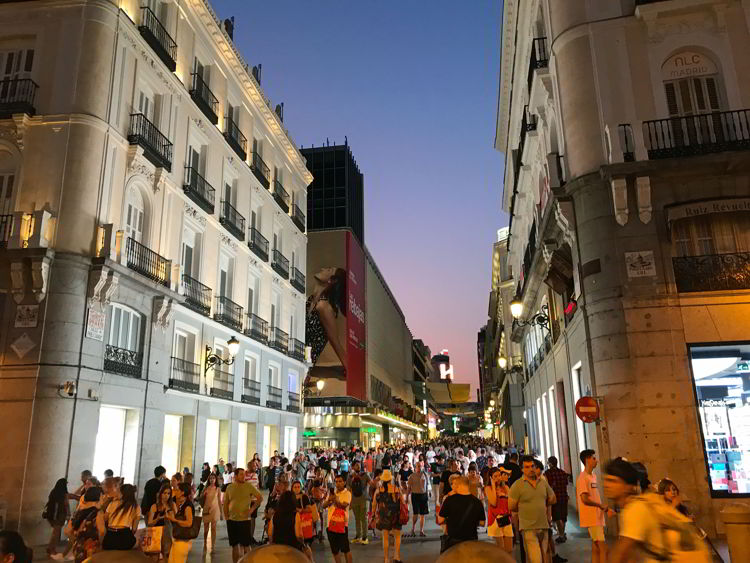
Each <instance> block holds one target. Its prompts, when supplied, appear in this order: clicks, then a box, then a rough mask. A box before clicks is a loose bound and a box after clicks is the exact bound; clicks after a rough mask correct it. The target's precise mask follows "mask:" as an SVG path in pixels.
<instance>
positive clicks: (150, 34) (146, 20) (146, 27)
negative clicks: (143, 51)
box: [138, 6, 177, 72]
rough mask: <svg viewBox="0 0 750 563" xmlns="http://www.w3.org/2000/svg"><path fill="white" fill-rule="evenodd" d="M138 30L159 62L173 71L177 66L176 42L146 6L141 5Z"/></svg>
mask: <svg viewBox="0 0 750 563" xmlns="http://www.w3.org/2000/svg"><path fill="white" fill-rule="evenodd" d="M138 31H140V32H141V35H142V36H143V38H144V39H145V40H146V43H148V44H149V46H150V47H151V48H152V49H153V50H154V52H155V53H156V56H157V57H159V58H160V59H161V62H163V63H164V64H165V65H167V68H168V69H169V70H170V72H174V71H175V69H176V68H177V62H176V59H177V43H175V40H174V39H172V36H171V35H169V33H168V32H167V29H166V28H165V27H164V26H163V25H162V23H161V22H160V21H159V18H157V17H156V14H155V13H154V12H152V11H151V8H149V7H148V6H142V7H141V25H139V26H138Z"/></svg>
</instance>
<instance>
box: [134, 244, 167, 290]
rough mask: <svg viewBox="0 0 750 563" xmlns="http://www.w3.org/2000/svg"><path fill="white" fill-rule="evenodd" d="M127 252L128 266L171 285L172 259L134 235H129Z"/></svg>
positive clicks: (152, 278) (161, 282)
mask: <svg viewBox="0 0 750 563" xmlns="http://www.w3.org/2000/svg"><path fill="white" fill-rule="evenodd" d="M125 252H126V255H127V256H126V264H127V266H128V268H130V269H131V270H133V271H135V272H138V273H139V274H141V275H142V276H146V277H147V278H148V279H150V280H153V281H155V282H156V283H159V284H161V285H164V286H166V287H169V286H170V285H171V281H172V280H171V276H172V261H171V260H167V259H166V258H164V257H163V256H160V255H159V254H157V253H156V252H154V251H153V250H151V249H150V248H148V247H146V246H144V245H142V244H141V243H140V242H138V241H137V240H135V239H134V238H132V237H128V242H127V244H126V245H125Z"/></svg>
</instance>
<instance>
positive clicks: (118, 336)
mask: <svg viewBox="0 0 750 563" xmlns="http://www.w3.org/2000/svg"><path fill="white" fill-rule="evenodd" d="M109 318H110V325H109V342H108V344H110V345H112V346H116V347H117V348H123V349H125V350H132V351H134V352H137V351H138V350H139V346H140V339H141V315H139V314H138V313H136V312H135V311H134V310H133V309H131V308H130V307H126V306H125V305H120V304H119V303H118V304H114V303H113V304H112V305H110V316H109Z"/></svg>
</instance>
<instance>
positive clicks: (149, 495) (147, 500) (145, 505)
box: [141, 465, 167, 515]
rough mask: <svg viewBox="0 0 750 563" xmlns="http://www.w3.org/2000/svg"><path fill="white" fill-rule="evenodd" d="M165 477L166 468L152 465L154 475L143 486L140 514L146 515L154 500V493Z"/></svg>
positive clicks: (158, 489)
mask: <svg viewBox="0 0 750 563" xmlns="http://www.w3.org/2000/svg"><path fill="white" fill-rule="evenodd" d="M166 478H167V470H166V469H164V467H163V466H161V465H157V466H156V467H154V476H153V477H152V478H151V479H149V480H148V481H146V484H145V485H144V486H143V499H141V514H145V515H147V514H148V513H149V511H150V510H151V507H152V506H153V505H154V503H155V502H156V495H157V493H158V492H159V491H160V490H161V486H162V483H163V482H164V481H165V480H166Z"/></svg>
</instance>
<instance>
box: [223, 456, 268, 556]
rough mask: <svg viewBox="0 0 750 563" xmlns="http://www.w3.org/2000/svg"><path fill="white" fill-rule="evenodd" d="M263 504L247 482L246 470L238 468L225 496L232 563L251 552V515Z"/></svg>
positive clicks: (260, 495)
mask: <svg viewBox="0 0 750 563" xmlns="http://www.w3.org/2000/svg"><path fill="white" fill-rule="evenodd" d="M261 502H263V495H262V494H261V492H260V491H259V490H258V489H256V488H255V487H254V486H253V485H251V484H250V483H249V482H247V481H245V470H244V469H243V468H241V467H238V468H237V469H236V471H235V472H234V481H233V482H232V484H231V485H229V486H228V487H227V490H226V493H225V495H224V502H223V509H224V518H225V519H226V521H227V535H228V536H229V545H230V546H232V563H237V561H239V560H240V558H241V557H242V556H243V555H245V554H246V553H247V552H248V551H250V538H251V535H250V521H251V518H250V515H251V514H252V513H253V511H254V510H255V509H256V508H257V507H258V506H260V504H261Z"/></svg>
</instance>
